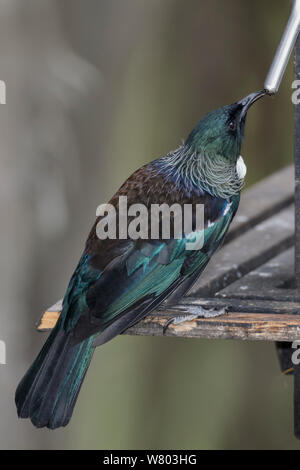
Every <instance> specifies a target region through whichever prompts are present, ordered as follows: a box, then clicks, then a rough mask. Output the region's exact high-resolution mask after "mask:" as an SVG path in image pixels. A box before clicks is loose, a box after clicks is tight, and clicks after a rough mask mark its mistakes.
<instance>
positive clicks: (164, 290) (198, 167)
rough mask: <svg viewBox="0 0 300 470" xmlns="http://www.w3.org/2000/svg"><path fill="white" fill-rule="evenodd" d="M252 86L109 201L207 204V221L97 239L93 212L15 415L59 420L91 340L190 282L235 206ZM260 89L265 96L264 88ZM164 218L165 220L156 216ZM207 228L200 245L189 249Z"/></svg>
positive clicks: (38, 422)
mask: <svg viewBox="0 0 300 470" xmlns="http://www.w3.org/2000/svg"><path fill="white" fill-rule="evenodd" d="M257 96H258V95H255V96H254V95H250V97H248V99H246V100H244V101H241V102H239V103H235V104H233V105H231V106H226V107H224V108H220V109H218V110H216V111H214V112H212V113H210V114H209V115H207V116H205V117H204V118H203V119H202V121H201V122H200V123H199V125H198V126H197V127H196V128H195V129H194V131H193V132H192V133H191V135H190V136H189V138H188V139H187V141H186V143H185V144H184V145H183V146H182V147H180V149H178V150H177V151H175V152H171V153H170V154H168V155H167V156H166V157H163V158H160V159H158V160H156V161H154V162H152V163H150V164H148V165H145V166H144V167H142V168H140V169H139V170H137V171H136V172H135V173H134V174H133V175H132V176H131V177H130V178H129V179H128V180H127V181H126V182H125V183H124V185H123V186H122V187H121V188H120V190H119V191H118V192H117V193H116V195H115V196H114V197H113V198H112V200H111V201H110V202H111V204H112V205H113V206H114V207H115V208H116V210H117V213H118V210H119V206H118V203H119V197H120V196H127V199H128V206H130V205H132V204H136V203H139V204H143V205H144V206H146V207H147V208H148V209H149V211H150V209H151V206H152V205H153V204H159V205H161V204H164V203H167V204H168V205H169V206H171V205H172V204H174V203H178V204H180V205H181V206H182V207H183V206H184V205H185V204H190V205H192V206H196V205H199V204H202V205H204V227H201V228H199V227H197V228H196V229H195V233H192V234H191V233H188V234H183V237H182V238H181V239H179V240H178V239H175V238H170V239H164V238H163V237H162V236H161V237H159V239H151V237H150V238H149V239H147V240H142V239H140V240H134V239H131V238H127V239H125V240H123V239H117V240H111V239H106V240H100V239H99V238H98V237H97V232H96V226H97V223H98V222H99V219H98V220H97V221H96V223H95V225H94V227H93V229H92V231H91V233H90V235H89V238H88V240H87V243H86V247H85V250H84V253H83V255H82V257H81V259H80V261H79V263H78V266H77V268H76V270H75V272H74V274H73V276H72V278H71V280H70V283H69V286H68V289H67V292H66V295H65V298H64V302H63V311H62V315H61V318H60V320H59V322H58V323H57V325H56V327H55V329H54V331H53V332H52V333H51V335H50V337H49V338H48V340H47V342H46V343H45V345H44V347H43V349H42V351H41V353H40V354H39V356H38V358H37V359H36V361H35V362H34V363H33V365H32V366H31V368H30V369H29V371H28V372H27V374H26V375H25V377H24V378H23V380H22V381H21V383H20V385H19V387H18V389H17V392H16V404H17V408H18V414H19V416H20V417H22V418H28V417H29V418H30V419H31V421H32V422H33V424H35V426H37V427H44V426H47V427H49V428H52V429H53V428H56V427H59V426H65V425H66V424H67V423H68V422H69V420H70V417H71V415H72V411H73V407H74V405H75V402H76V398H77V395H78V393H79V390H80V387H81V384H82V382H83V379H84V377H85V373H86V371H87V368H88V366H89V364H90V360H91V358H92V354H93V350H94V348H95V346H96V345H100V344H103V343H105V342H107V341H108V340H110V339H112V338H113V337H114V336H116V335H117V334H119V333H122V332H123V331H124V330H125V329H127V328H128V327H130V326H131V325H133V324H134V323H136V322H137V321H139V320H140V319H141V318H143V317H144V316H145V315H147V314H148V313H149V312H150V311H151V310H153V309H154V308H156V307H157V306H158V305H160V304H161V303H162V302H163V301H164V300H165V299H167V298H168V297H169V296H170V295H172V294H173V293H174V292H175V291H177V290H178V289H182V286H187V285H188V283H189V282H190V281H191V280H192V281H194V280H195V279H196V278H197V276H199V275H200V274H201V273H202V271H203V270H204V268H205V266H206V265H207V263H208V262H209V260H210V258H211V256H212V255H213V253H214V252H215V250H216V249H217V248H218V247H219V246H220V244H221V243H222V241H223V240H224V237H225V235H226V233H227V230H228V228H229V226H230V223H231V221H232V219H233V217H234V215H235V213H236V211H237V209H238V205H239V199H240V190H241V187H242V185H243V181H242V179H241V177H240V175H239V173H238V171H237V161H238V158H239V155H240V148H241V143H242V136H243V131H244V125H245V116H246V112H247V110H248V108H249V106H250V105H251V103H252V102H254V101H255V99H256V98H257ZM261 96H262V95H261ZM161 222H162V221H161ZM199 236H203V238H204V243H203V246H202V248H201V249H200V250H192V251H191V250H187V249H186V248H187V243H190V242H191V238H192V237H199Z"/></svg>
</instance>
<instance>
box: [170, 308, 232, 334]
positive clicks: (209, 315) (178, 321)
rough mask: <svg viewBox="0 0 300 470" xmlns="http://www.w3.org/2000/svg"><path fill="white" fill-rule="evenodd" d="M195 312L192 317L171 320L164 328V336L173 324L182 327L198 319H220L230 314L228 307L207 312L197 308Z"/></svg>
mask: <svg viewBox="0 0 300 470" xmlns="http://www.w3.org/2000/svg"><path fill="white" fill-rule="evenodd" d="M194 310H195V313H192V314H190V315H182V316H178V317H173V318H170V320H168V321H167V322H166V323H165V325H164V327H163V334H165V333H166V331H167V329H168V327H169V325H171V323H172V324H173V325H180V324H181V323H185V322H187V321H193V320H196V319H197V318H216V317H220V316H222V315H226V314H227V313H228V310H229V308H228V307H222V308H220V309H214V308H213V309H209V310H206V309H205V308H203V307H195V308H194Z"/></svg>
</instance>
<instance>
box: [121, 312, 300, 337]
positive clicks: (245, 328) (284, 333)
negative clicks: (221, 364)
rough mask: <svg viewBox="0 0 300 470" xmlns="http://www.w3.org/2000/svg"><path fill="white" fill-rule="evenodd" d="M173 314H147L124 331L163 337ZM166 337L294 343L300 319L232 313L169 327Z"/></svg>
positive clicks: (299, 329)
mask: <svg viewBox="0 0 300 470" xmlns="http://www.w3.org/2000/svg"><path fill="white" fill-rule="evenodd" d="M170 318H172V315H170V314H168V313H167V312H165V313H164V314H160V315H157V314H156V315H155V314H151V315H149V316H148V317H147V318H146V319H145V320H143V321H142V322H140V323H139V324H138V325H135V326H134V327H132V328H130V329H129V330H127V331H126V334H129V335H144V336H149V335H150V336H162V334H163V327H164V325H165V323H166V321H168V320H169V319H170ZM166 336H176V337H184V338H209V339H239V340H251V341H294V340H297V339H299V338H300V317H298V316H293V315H286V316H283V315H271V314H265V315H263V314H260V315H257V314H249V313H239V314H237V313H232V314H228V315H224V316H223V317H219V318H212V319H197V320H192V321H187V322H185V323H182V324H180V325H175V324H170V325H169V327H168V329H167V331H166Z"/></svg>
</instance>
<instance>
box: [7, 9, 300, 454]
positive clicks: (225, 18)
mask: <svg viewBox="0 0 300 470" xmlns="http://www.w3.org/2000/svg"><path fill="white" fill-rule="evenodd" d="M289 4H290V2H289V1H288V0H251V1H249V0H163V1H162V0H64V1H59V0H26V2H24V1H22V0H9V2H8V1H5V0H0V13H1V15H0V38H1V40H0V79H2V80H5V81H6V84H7V104H6V105H5V106H0V138H1V155H0V175H1V176H0V179H1V185H0V210H1V214H2V224H1V226H2V227H1V233H2V243H1V248H0V250H1V260H2V263H1V267H0V269H1V286H0V295H1V316H0V339H2V340H5V341H6V344H7V365H6V366H0V387H1V388H0V390H1V394H0V448H3V449H5V448H9V449H40V448H42V449H54V448H56V449H58V448H59V449H93V448H97V449H165V448H169V449H299V448H300V443H299V442H298V441H296V440H295V438H294V437H293V416H292V415H293V408H292V401H293V400H292V379H291V378H288V377H283V376H281V374H280V371H279V366H278V362H277V358H276V354H275V348H274V345H273V344H266V343H248V342H245V343H242V342H233V341H208V340H185V339H173V338H152V337H146V338H142V337H141V338H139V337H126V336H123V337H118V338H116V339H115V340H114V341H112V342H111V343H109V344H107V345H105V346H104V347H103V348H101V349H98V350H97V351H96V354H95V356H94V359H93V362H92V366H91V368H90V370H89V373H88V375H87V378H86V380H85V383H84V386H83V388H82V391H81V394H80V397H79V400H78V404H77V407H76V409H75V412H74V416H73V419H72V421H71V423H70V425H69V426H68V427H67V428H66V429H63V430H59V431H55V432H50V431H46V430H36V429H34V428H33V427H32V425H31V423H29V422H24V421H18V419H17V417H16V412H15V407H14V402H13V395H14V389H15V386H16V384H17V382H18V381H19V379H20V378H21V376H22V375H23V373H24V372H25V369H27V367H28V365H29V363H30V362H32V359H33V357H34V356H35V355H36V354H37V352H38V350H39V348H40V346H41V344H42V343H43V342H44V337H43V335H38V334H37V333H36V332H35V330H34V324H35V322H36V320H37V319H38V317H39V315H40V314H41V312H42V311H43V309H44V308H46V307H48V306H49V305H51V304H53V303H54V302H55V301H56V300H57V299H58V298H61V297H62V296H63V294H64V290H65V288H66V286H67V283H68V280H69V278H70V275H71V274H72V271H73V269H74V267H75V265H76V264H77V261H78V258H79V256H80V253H81V251H82V249H83V245H84V241H85V238H86V236H87V234H88V232H89V229H90V226H91V225H92V223H93V221H94V217H95V211H96V207H97V206H98V205H99V204H101V203H103V202H106V201H107V200H108V199H109V198H110V197H111V196H112V194H113V193H114V192H115V191H116V189H117V188H118V187H119V186H120V185H121V184H122V182H123V181H124V180H125V179H126V178H127V177H128V176H129V174H131V173H132V172H133V171H134V170H135V169H136V168H138V167H139V166H141V165H142V164H144V163H146V162H148V161H150V160H152V159H154V158H157V157H159V156H162V155H163V154H165V153H167V152H168V151H169V150H171V149H174V148H176V147H177V146H179V144H180V143H181V141H182V139H184V138H185V137H186V136H187V134H188V133H189V131H190V130H191V129H192V128H193V127H194V125H195V124H196V123H197V121H199V120H200V118H201V117H202V116H203V115H204V114H205V113H206V112H208V111H210V110H212V109H214V108H216V107H219V106H222V105H225V104H229V103H232V102H235V101H236V100H238V99H240V98H242V97H243V96H244V95H246V94H248V93H250V92H253V91H256V90H258V89H260V88H262V86H263V82H264V79H265V76H266V73H267V71H268V68H269V65H270V63H271V61H272V58H273V55H274V52H275V49H276V46H277V44H278V41H279V39H280V36H281V33H282V31H283V28H284V26H285V23H286V20H287V17H288V13H289ZM292 80H293V71H292V64H290V67H289V71H288V74H287V76H285V79H284V82H283V84H282V87H281V89H280V93H279V94H278V96H276V98H268V99H265V100H263V101H262V102H260V103H259V105H257V106H255V107H254V108H253V110H251V113H249V117H248V125H247V133H246V139H245V142H244V148H243V157H244V159H245V161H246V163H247V166H248V178H247V184H248V186H249V185H251V184H253V183H254V182H256V181H258V180H260V179H262V178H263V177H265V176H266V175H268V174H270V173H272V172H274V171H275V170H277V169H279V168H281V167H283V166H285V165H287V164H288V163H291V162H292V160H293V107H292V103H291V93H292V90H291V83H292ZM291 184H293V182H291Z"/></svg>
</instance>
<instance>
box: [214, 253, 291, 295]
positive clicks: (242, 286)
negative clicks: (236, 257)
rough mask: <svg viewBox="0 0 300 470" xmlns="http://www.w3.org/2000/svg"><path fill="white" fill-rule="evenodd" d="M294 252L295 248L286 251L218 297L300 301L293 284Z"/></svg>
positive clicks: (236, 282)
mask: <svg viewBox="0 0 300 470" xmlns="http://www.w3.org/2000/svg"><path fill="white" fill-rule="evenodd" d="M294 252H295V250H294V248H290V249H289V250H287V251H284V252H283V253H281V254H280V255H278V256H276V257H275V258H272V259H271V260H270V261H268V262H267V263H265V264H263V265H262V266H260V267H259V268H257V269H255V270H254V271H251V272H250V273H249V274H247V275H246V276H244V277H243V278H241V279H239V280H237V281H235V282H234V283H233V284H230V285H229V286H228V287H226V288H225V289H223V290H221V291H220V292H218V293H217V294H216V295H217V296H218V297H222V298H226V297H229V298H240V299H264V300H268V299H269V300H281V301H286V300H295V301H300V292H299V290H297V289H295V284H294V282H293V281H294V256H295V255H294Z"/></svg>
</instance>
